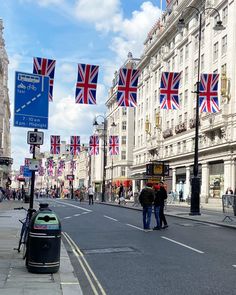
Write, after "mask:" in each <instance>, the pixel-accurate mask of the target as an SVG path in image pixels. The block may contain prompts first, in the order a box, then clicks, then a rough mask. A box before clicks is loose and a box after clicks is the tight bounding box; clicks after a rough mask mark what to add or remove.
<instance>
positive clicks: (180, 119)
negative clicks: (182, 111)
mask: <svg viewBox="0 0 236 295" xmlns="http://www.w3.org/2000/svg"><path fill="white" fill-rule="evenodd" d="M181 123H182V115H179V124H181Z"/></svg>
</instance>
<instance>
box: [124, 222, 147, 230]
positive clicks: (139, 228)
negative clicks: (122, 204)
mask: <svg viewBox="0 0 236 295" xmlns="http://www.w3.org/2000/svg"><path fill="white" fill-rule="evenodd" d="M126 225H128V226H130V227H133V228H136V229H138V230H141V231H144V229H143V228H141V227H138V226H135V225H132V224H129V223H126Z"/></svg>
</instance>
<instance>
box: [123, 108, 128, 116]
mask: <svg viewBox="0 0 236 295" xmlns="http://www.w3.org/2000/svg"><path fill="white" fill-rule="evenodd" d="M126 115H127V108H126V107H123V108H122V116H126Z"/></svg>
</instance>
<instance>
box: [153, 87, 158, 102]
mask: <svg viewBox="0 0 236 295" xmlns="http://www.w3.org/2000/svg"><path fill="white" fill-rule="evenodd" d="M157 100H158V96H157V90H155V92H154V101H155V102H157Z"/></svg>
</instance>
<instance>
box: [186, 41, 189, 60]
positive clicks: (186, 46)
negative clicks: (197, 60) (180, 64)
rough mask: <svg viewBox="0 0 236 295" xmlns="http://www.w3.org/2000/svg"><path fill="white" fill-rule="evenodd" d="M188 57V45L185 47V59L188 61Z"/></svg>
mask: <svg viewBox="0 0 236 295" xmlns="http://www.w3.org/2000/svg"><path fill="white" fill-rule="evenodd" d="M188 57H189V46H188V44H186V46H185V59H188Z"/></svg>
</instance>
